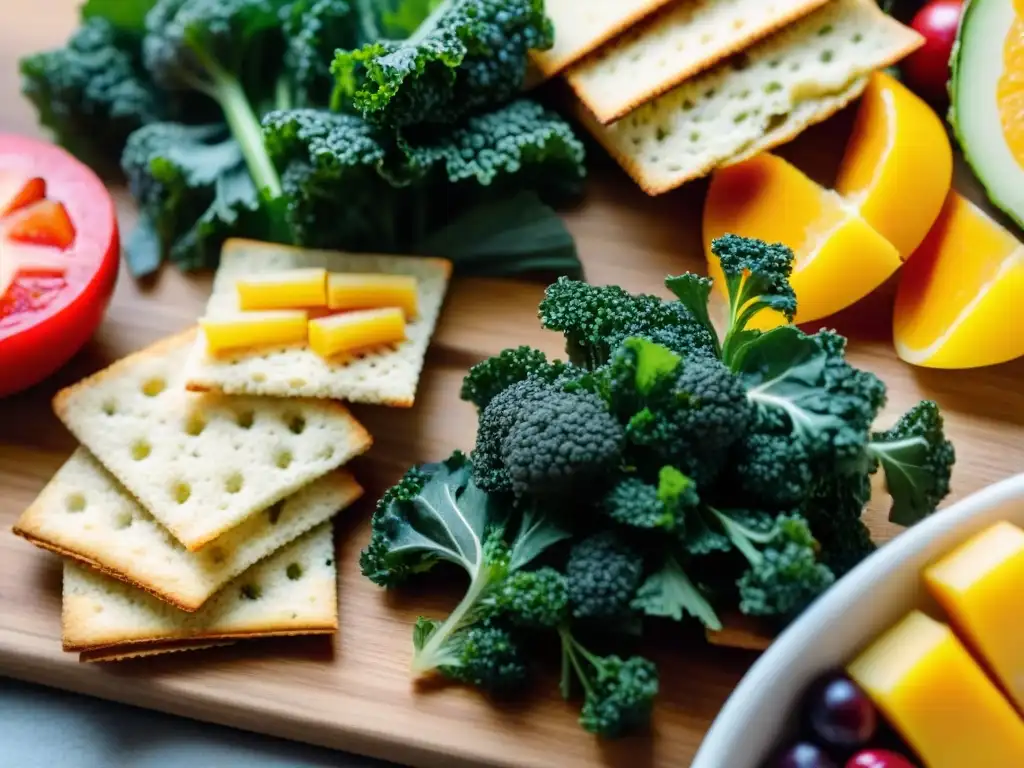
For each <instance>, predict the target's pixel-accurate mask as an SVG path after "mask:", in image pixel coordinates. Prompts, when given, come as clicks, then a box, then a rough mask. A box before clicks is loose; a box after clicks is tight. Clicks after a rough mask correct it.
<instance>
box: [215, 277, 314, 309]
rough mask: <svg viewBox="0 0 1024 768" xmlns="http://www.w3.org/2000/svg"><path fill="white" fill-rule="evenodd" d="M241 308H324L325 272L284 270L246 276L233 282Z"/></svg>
mask: <svg viewBox="0 0 1024 768" xmlns="http://www.w3.org/2000/svg"><path fill="white" fill-rule="evenodd" d="M235 285H236V286H237V287H238V305H239V307H240V308H241V309H244V310H250V309H296V308H305V307H323V306H326V305H327V270H326V269H315V268H310V269H285V270H281V271H280V272H264V273H262V274H255V275H248V276H246V277H243V278H239V280H238V281H237V282H236V283H235Z"/></svg>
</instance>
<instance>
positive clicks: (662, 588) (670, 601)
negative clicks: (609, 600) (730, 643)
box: [631, 555, 722, 631]
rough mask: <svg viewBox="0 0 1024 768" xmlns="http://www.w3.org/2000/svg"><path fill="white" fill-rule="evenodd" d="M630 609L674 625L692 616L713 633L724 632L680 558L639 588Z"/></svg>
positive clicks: (667, 562)
mask: <svg viewBox="0 0 1024 768" xmlns="http://www.w3.org/2000/svg"><path fill="white" fill-rule="evenodd" d="M631 607H632V608H633V609H634V610H637V611H640V612H641V613H643V614H644V615H645V616H652V617H661V618H667V619H672V620H673V621H682V619H683V617H684V616H692V617H693V618H695V619H697V620H698V621H700V622H701V623H702V624H703V625H704V626H705V627H707V628H708V629H710V630H714V631H717V630H720V629H721V628H722V622H721V620H720V619H719V618H718V615H717V614H716V613H715V609H714V607H712V605H711V603H710V601H709V600H708V598H707V596H706V595H705V594H704V593H703V592H702V591H701V589H700V588H699V587H698V586H697V585H696V584H694V583H693V581H692V580H691V579H690V577H689V576H688V575H687V573H686V571H685V570H683V566H682V565H681V564H680V561H679V558H678V557H675V556H672V555H669V556H668V557H666V558H665V561H664V562H663V563H662V565H661V567H660V568H659V569H658V570H656V571H654V572H653V573H651V575H650V576H648V577H647V579H646V580H645V581H644V583H643V584H641V585H640V588H639V589H638V590H637V592H636V597H635V598H634V599H633V602H632V604H631Z"/></svg>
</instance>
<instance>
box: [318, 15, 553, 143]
mask: <svg viewBox="0 0 1024 768" xmlns="http://www.w3.org/2000/svg"><path fill="white" fill-rule="evenodd" d="M553 40H554V34H553V28H552V26H551V22H550V21H548V19H547V18H546V17H545V16H544V3H543V0H442V2H440V3H438V4H437V6H436V7H435V8H434V9H433V10H432V11H431V13H430V15H429V16H427V17H426V18H425V19H424V20H423V22H422V23H421V24H420V25H419V27H417V29H416V31H415V32H413V33H412V34H411V35H410V36H409V37H407V38H405V39H403V40H397V41H388V40H377V41H374V42H370V43H367V44H366V45H364V46H363V47H362V48H359V49H356V50H352V51H338V53H337V55H336V56H335V59H334V62H333V64H332V65H331V72H332V73H333V75H334V78H335V83H336V86H335V92H334V98H333V104H332V106H333V107H334V108H335V109H340V108H343V107H344V106H345V105H346V104H349V103H350V104H351V105H352V106H353V107H354V108H355V109H356V111H358V112H359V113H361V114H362V115H363V116H364V117H365V118H366V119H367V120H370V121H372V122H374V123H377V124H381V125H386V126H389V127H399V128H401V127H407V126H413V125H423V124H431V123H432V124H441V125H450V124H452V123H455V122H456V121H458V120H459V119H460V118H462V117H464V116H466V115H469V114H472V113H473V112H479V111H482V110H486V109H489V108H492V107H494V106H497V105H499V104H502V103H503V102H506V101H508V100H509V99H512V98H514V97H515V96H516V95H517V94H518V93H519V92H520V91H521V90H522V86H523V83H524V81H525V77H526V69H527V53H528V52H529V51H530V50H532V49H547V48H550V47H551V45H552V43H553Z"/></svg>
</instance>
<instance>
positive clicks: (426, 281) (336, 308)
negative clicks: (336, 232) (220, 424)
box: [185, 239, 452, 408]
mask: <svg viewBox="0 0 1024 768" xmlns="http://www.w3.org/2000/svg"><path fill="white" fill-rule="evenodd" d="M451 270H452V265H451V262H450V261H447V260H445V259H433V258H423V257H403V256H377V255H362V254H348V253H340V252H336V251H318V250H307V249H303V248H294V247H291V246H286V245H277V244H272V243H262V242H256V241H252V240H240V239H235V240H229V241H228V242H227V243H225V245H224V250H223V252H222V254H221V263H220V268H219V269H218V271H217V275H216V278H215V279H214V285H213V295H212V296H211V297H210V301H209V304H208V305H207V308H206V313H205V316H204V317H203V319H202V321H201V323H200V325H201V327H202V328H203V329H204V330H203V332H201V333H200V334H199V336H198V337H197V340H196V345H195V347H194V349H193V350H192V354H191V355H190V357H189V361H188V365H187V368H186V371H185V379H186V386H187V387H188V388H189V389H190V390H192V391H197V392H206V391H213V392H222V393H224V394H230V395H268V396H272V397H316V398H326V399H332V400H347V401H349V402H356V403H373V404H379V405H390V406H396V407H404V408H408V407H411V406H412V404H413V402H414V400H415V397H416V389H417V386H418V384H419V378H420V372H421V370H422V368H423V361H424V358H425V356H426V352H427V347H428V345H429V344H430V338H431V336H432V335H433V332H434V327H435V326H436V324H437V318H438V316H439V314H440V312H441V305H442V304H443V302H444V296H445V293H446V291H447V288H448V280H449V278H450V276H451ZM321 287H322V291H321ZM321 297H322V298H321ZM299 304H301V305H302V306H301V308H300V307H299V306H298V305H299ZM386 306H393V307H396V308H398V309H400V310H401V312H399V313H398V317H396V318H391V317H390V315H388V316H387V317H385V318H383V319H384V320H386V321H388V322H389V323H391V321H392V320H394V322H393V323H391V325H387V324H386V323H385V324H382V318H381V317H378V315H380V314H381V313H380V312H379V311H377V310H378V309H380V308H382V307H386ZM285 307H288V309H285ZM250 310H251V312H250ZM348 312H350V313H351V315H352V318H351V319H350V320H352V321H354V320H359V321H360V322H359V323H356V324H353V323H352V322H351V321H349V322H345V321H339V320H337V319H336V318H339V317H343V313H348ZM339 313H342V314H339ZM300 315H304V317H305V320H306V322H307V326H306V327H307V328H308V336H307V335H306V334H304V333H302V331H301V327H302V323H303V318H302V317H300ZM254 324H256V328H255V330H254ZM392 325H393V326H394V328H392ZM336 326H337V327H336ZM399 326H400V327H401V331H400V332H399V330H398V329H399ZM383 331H387V333H383ZM392 331H393V332H392ZM261 334H263V336H262V338H264V339H267V338H270V339H273V340H274V341H272V343H259V344H257V343H254V340H255V339H258V338H260V335H261ZM358 334H364V336H365V342H366V343H365V345H362V344H360V343H359V339H360V338H363V337H362V336H359V335H358ZM339 339H343V340H344V344H342V345H341V346H339ZM314 340H315V341H316V342H317V343H316V344H314V343H312V342H313V341H314ZM236 341H237V343H236Z"/></svg>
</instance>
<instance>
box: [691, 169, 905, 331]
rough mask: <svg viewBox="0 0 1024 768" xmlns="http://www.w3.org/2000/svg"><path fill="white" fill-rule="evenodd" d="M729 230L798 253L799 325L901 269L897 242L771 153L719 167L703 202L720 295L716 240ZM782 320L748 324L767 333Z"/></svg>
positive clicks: (764, 315) (771, 316)
mask: <svg viewBox="0 0 1024 768" xmlns="http://www.w3.org/2000/svg"><path fill="white" fill-rule="evenodd" d="M728 233H732V234H736V235H741V236H743V237H756V238H759V239H761V240H764V241H766V242H769V243H779V242H781V243H784V244H785V245H788V246H789V247H790V248H792V249H793V252H794V255H795V259H794V263H793V276H792V278H791V280H790V282H791V284H792V286H793V290H794V291H795V292H796V297H797V316H796V320H795V321H796V322H798V323H802V322H807V321H810V320H817V319H819V318H822V317H825V316H827V315H831V314H833V313H835V312H838V311H839V310H841V309H844V308H846V307H848V306H849V305H851V304H853V303H854V302H856V301H857V300H859V299H861V298H863V297H864V296H866V295H867V294H869V293H871V291H873V290H875V288H877V287H878V286H880V285H881V284H882V283H884V282H885V281H886V280H887V279H888V278H889V277H890V276H891V275H892V274H893V273H894V272H895V271H896V270H897V269H898V268H899V266H900V258H899V254H898V253H897V251H896V249H895V248H894V247H893V245H892V244H891V243H890V242H889V241H888V240H886V239H885V238H884V237H882V236H881V235H880V234H879V233H878V232H876V231H875V230H874V229H873V228H872V227H871V225H870V224H868V223H867V222H866V221H865V220H864V219H862V218H861V217H860V216H859V215H858V214H857V212H856V211H855V210H852V209H851V208H849V207H848V206H846V205H845V204H844V202H843V200H842V199H841V198H840V197H839V196H838V195H837V194H836V193H834V192H831V191H829V190H826V189H823V188H822V187H820V186H818V185H817V184H815V183H814V182H813V181H811V180H810V179H809V178H807V177H806V176H805V175H804V174H803V173H801V172H800V171H799V170H797V169H796V168H795V167H793V166H792V165H790V164H789V163H787V162H786V161H785V160H783V159H782V158H781V157H776V156H775V155H772V154H767V153H766V154H761V155H757V156H755V157H752V158H751V159H749V160H745V161H744V162H742V163H738V164H736V165H732V166H727V167H725V168H721V169H719V170H718V171H716V172H715V174H714V176H713V178H712V180H711V187H710V189H709V190H708V195H707V201H706V203H705V205H704V247H705V252H706V254H707V257H708V267H709V273H710V275H711V277H713V278H714V280H715V285H716V286H717V287H718V289H719V290H722V291H724V290H725V280H724V279H723V278H722V271H721V268H720V267H719V265H718V259H717V258H716V257H715V256H714V254H713V253H712V252H711V241H712V240H714V239H715V238H716V237H721V236H722V235H725V234H728ZM784 322H785V318H784V317H783V316H782V315H781V314H779V313H777V312H774V311H763V312H761V313H760V314H759V315H758V316H757V317H755V318H754V322H753V323H752V324H751V325H752V326H753V327H759V328H761V329H766V328H771V327H774V326H776V325H780V324H782V323H784Z"/></svg>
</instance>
